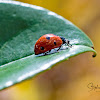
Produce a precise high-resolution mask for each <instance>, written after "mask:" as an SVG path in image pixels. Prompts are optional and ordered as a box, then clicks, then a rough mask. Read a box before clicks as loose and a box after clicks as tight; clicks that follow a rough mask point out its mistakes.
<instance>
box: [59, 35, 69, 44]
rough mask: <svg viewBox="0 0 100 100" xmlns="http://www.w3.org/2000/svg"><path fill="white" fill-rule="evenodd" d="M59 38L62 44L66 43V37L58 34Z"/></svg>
mask: <svg viewBox="0 0 100 100" xmlns="http://www.w3.org/2000/svg"><path fill="white" fill-rule="evenodd" d="M60 38H61V40H62V42H63V44H65V43H67V42H66V39H65V38H64V37H62V36H60Z"/></svg>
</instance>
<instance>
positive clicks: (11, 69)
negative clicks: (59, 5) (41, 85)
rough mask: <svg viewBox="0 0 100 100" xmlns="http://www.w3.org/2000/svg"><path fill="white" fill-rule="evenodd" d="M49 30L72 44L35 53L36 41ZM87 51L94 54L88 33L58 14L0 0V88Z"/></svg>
mask: <svg viewBox="0 0 100 100" xmlns="http://www.w3.org/2000/svg"><path fill="white" fill-rule="evenodd" d="M48 33H53V34H55V35H58V36H63V37H65V38H66V39H68V40H70V43H71V44H72V45H73V46H72V48H68V49H65V50H61V51H60V52H59V53H54V54H50V55H46V56H36V55H34V44H35V42H36V41H37V40H38V38H39V37H40V36H42V35H44V34H48ZM89 51H91V52H94V55H96V52H95V50H94V49H93V44H92V42H91V40H90V39H89V38H88V37H87V35H86V34H84V32H82V31H81V30H80V29H78V28H77V27H76V26H74V25H73V24H72V23H71V22H69V21H68V20H66V19H64V18H63V17H61V16H60V15H57V14H55V13H54V12H51V11H49V10H46V9H44V8H42V7H39V6H34V5H29V4H25V3H20V2H15V1H0V90H2V89H4V88H7V87H9V86H11V85H13V84H15V83H19V82H21V81H23V80H26V79H28V78H30V77H33V76H35V75H36V74H38V73H40V72H43V71H45V70H48V69H50V68H51V67H52V66H53V65H54V64H56V63H58V62H61V61H63V60H66V59H69V58H70V57H73V56H75V55H78V54H81V53H84V52H89Z"/></svg>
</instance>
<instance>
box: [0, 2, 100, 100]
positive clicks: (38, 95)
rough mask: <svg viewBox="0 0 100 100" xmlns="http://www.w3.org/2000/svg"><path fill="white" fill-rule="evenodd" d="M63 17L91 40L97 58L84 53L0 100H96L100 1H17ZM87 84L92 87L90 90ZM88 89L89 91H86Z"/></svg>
mask: <svg viewBox="0 0 100 100" xmlns="http://www.w3.org/2000/svg"><path fill="white" fill-rule="evenodd" d="M19 1H21V2H25V3H29V4H33V5H38V6H42V7H44V8H47V9H49V10H51V11H53V12H56V13H57V14H59V15H61V16H63V17H65V18H66V19H68V20H70V21H71V22H73V23H74V24H75V25H76V26H78V27H79V28H80V29H82V30H83V31H84V32H85V33H86V34H87V35H88V36H89V37H90V38H91V40H92V41H93V43H94V46H95V50H96V51H97V53H98V55H97V57H95V58H92V53H89V52H88V53H84V54H81V55H78V56H76V57H73V58H71V59H69V60H68V61H64V62H62V63H60V64H57V65H56V66H55V67H53V68H52V69H51V70H49V71H47V72H44V73H41V74H40V75H38V76H36V77H35V78H32V79H30V80H27V81H24V82H22V83H20V84H16V85H14V86H12V87H10V88H8V89H5V90H3V91H0V100H100V88H99V89H98V87H100V56H99V54H100V46H99V45H100V44H99V42H100V39H99V38H100V34H99V33H100V0H19ZM91 82H92V83H93V85H94V86H95V87H97V85H98V87H97V88H95V89H93V90H91V89H90V88H91ZM90 90H91V91H90Z"/></svg>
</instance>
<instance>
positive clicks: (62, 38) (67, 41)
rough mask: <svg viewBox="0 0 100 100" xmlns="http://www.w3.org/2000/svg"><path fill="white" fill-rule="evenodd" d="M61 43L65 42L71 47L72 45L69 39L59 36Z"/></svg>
mask: <svg viewBox="0 0 100 100" xmlns="http://www.w3.org/2000/svg"><path fill="white" fill-rule="evenodd" d="M60 38H61V40H62V42H63V44H67V45H68V46H69V47H72V45H71V44H70V41H69V40H66V39H65V38H64V37H62V36H60Z"/></svg>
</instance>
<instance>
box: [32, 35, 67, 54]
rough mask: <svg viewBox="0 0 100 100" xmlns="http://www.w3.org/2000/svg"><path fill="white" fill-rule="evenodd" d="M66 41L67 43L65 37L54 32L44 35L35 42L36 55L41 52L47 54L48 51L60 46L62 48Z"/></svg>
mask: <svg viewBox="0 0 100 100" xmlns="http://www.w3.org/2000/svg"><path fill="white" fill-rule="evenodd" d="M64 43H66V40H65V38H63V37H59V36H56V35H54V34H46V35H43V36H41V37H40V38H39V39H38V40H37V42H36V44H35V47H34V52H35V55H38V54H41V53H45V54H46V52H47V51H51V50H52V49H54V48H58V47H59V49H60V47H61V46H62V44H64ZM59 49H58V50H59Z"/></svg>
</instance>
